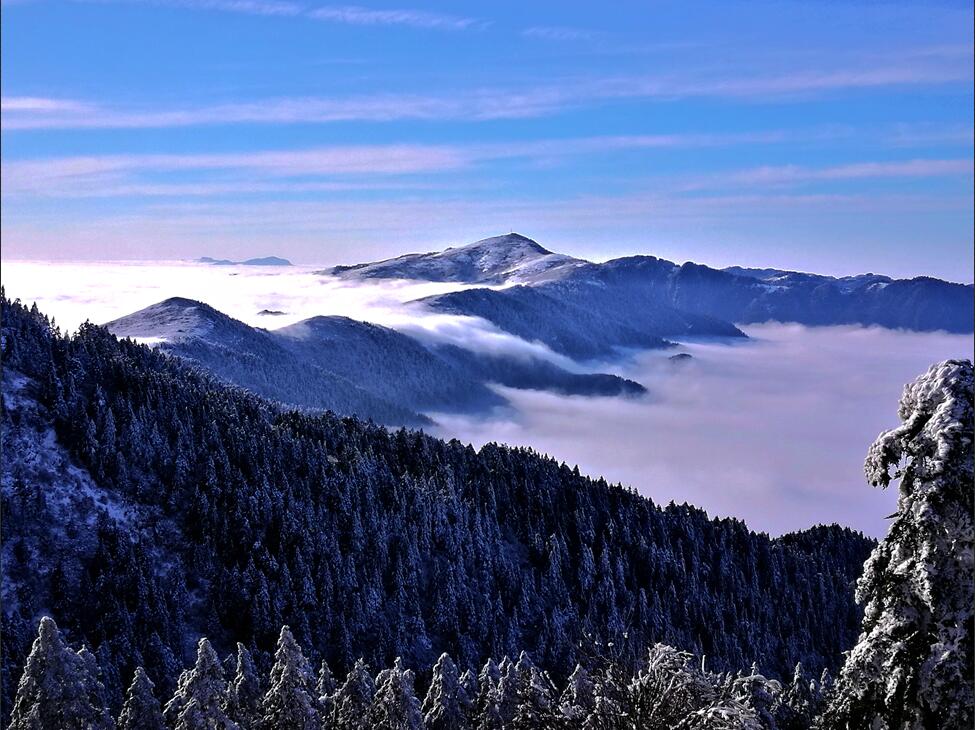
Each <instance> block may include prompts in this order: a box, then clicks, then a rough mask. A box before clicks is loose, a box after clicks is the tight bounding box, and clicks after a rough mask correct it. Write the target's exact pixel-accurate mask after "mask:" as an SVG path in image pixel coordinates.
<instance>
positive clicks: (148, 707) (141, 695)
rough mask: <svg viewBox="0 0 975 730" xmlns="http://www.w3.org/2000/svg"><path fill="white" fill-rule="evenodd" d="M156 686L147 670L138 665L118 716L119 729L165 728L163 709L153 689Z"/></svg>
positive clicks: (146, 729) (148, 729)
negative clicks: (148, 675) (147, 674)
mask: <svg viewBox="0 0 975 730" xmlns="http://www.w3.org/2000/svg"><path fill="white" fill-rule="evenodd" d="M154 686H155V685H154V684H153V683H152V680H150V679H149V677H147V676H146V673H145V670H144V669H143V668H142V667H136V670H135V675H134V676H133V677H132V684H130V685H129V690H128V692H127V693H126V695H125V704H124V705H122V714H121V715H119V718H118V730H165V728H166V723H165V722H164V720H163V715H162V709H161V707H160V705H159V700H157V699H156V696H155V695H154V694H153V691H152V690H153V687H154Z"/></svg>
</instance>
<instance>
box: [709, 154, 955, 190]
mask: <svg viewBox="0 0 975 730" xmlns="http://www.w3.org/2000/svg"><path fill="white" fill-rule="evenodd" d="M972 164H973V163H972V160H965V159H956V160H930V159H919V160H898V161H883V162H857V163H852V164H848V165H833V166H830V167H803V166H800V165H778V166H765V167H756V168H751V169H748V170H740V171H737V172H732V173H728V174H724V175H717V176H715V177H713V178H712V182H715V183H719V184H721V185H726V184H728V183H744V184H757V185H763V184H765V185H777V184H793V183H805V182H818V181H827V180H861V179H870V178H912V177H951V176H958V175H969V176H970V175H972ZM697 185H700V186H707V185H708V183H707V182H706V181H702V182H701V183H697ZM692 187H693V185H692Z"/></svg>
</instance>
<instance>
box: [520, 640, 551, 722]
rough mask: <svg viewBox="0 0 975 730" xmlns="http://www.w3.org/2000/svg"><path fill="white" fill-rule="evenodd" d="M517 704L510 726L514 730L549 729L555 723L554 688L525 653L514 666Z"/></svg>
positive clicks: (545, 675) (546, 676) (547, 677)
mask: <svg viewBox="0 0 975 730" xmlns="http://www.w3.org/2000/svg"><path fill="white" fill-rule="evenodd" d="M515 676H516V677H517V698H518V699H517V704H516V706H515V715H514V718H513V719H512V722H511V726H512V728H515V729H516V730H532V728H539V727H550V726H552V725H554V724H555V721H556V716H557V712H556V706H555V687H554V685H553V684H552V681H551V679H549V676H548V674H546V673H545V672H543V671H542V670H541V669H539V668H538V667H536V666H535V665H534V664H533V663H532V660H531V659H530V658H529V656H528V654H527V653H526V652H521V655H520V656H519V657H518V663H517V664H516V665H515Z"/></svg>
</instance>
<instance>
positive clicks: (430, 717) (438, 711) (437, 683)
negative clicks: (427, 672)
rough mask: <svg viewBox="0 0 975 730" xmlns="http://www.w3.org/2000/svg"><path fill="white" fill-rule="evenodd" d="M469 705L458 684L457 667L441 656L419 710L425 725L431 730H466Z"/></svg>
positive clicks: (465, 694) (468, 700) (451, 661)
mask: <svg viewBox="0 0 975 730" xmlns="http://www.w3.org/2000/svg"><path fill="white" fill-rule="evenodd" d="M469 706H470V699H469V698H468V696H467V691H466V690H465V689H464V687H463V685H461V683H460V677H459V675H458V673H457V665H456V664H454V662H453V660H452V659H451V658H450V656H449V655H448V654H446V653H444V654H441V655H440V658H439V659H437V663H436V664H435V665H434V667H433V676H432V678H431V680H430V689H429V690H428V691H427V696H426V698H425V699H424V700H423V707H421V708H420V709H421V712H422V713H423V723H424V725H425V726H426V727H427V728H430V729H431V730H461V729H462V728H465V727H467V722H468V712H469Z"/></svg>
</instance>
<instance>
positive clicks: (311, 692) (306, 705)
mask: <svg viewBox="0 0 975 730" xmlns="http://www.w3.org/2000/svg"><path fill="white" fill-rule="evenodd" d="M320 725H321V718H320V717H319V710H318V697H317V696H316V695H315V678H314V675H313V673H312V668H311V665H310V664H309V663H308V660H307V659H305V655H304V654H302V653H301V647H300V646H298V644H297V642H296V641H295V638H294V636H292V634H291V629H290V628H288V627H287V626H282V627H281V634H280V636H279V637H278V646H277V650H276V651H275V652H274V666H273V667H272V668H271V681H270V687H269V688H268V691H267V694H265V695H264V699H263V700H262V702H261V722H260V726H261V727H264V728H267V730H318V728H319V727H320Z"/></svg>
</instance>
